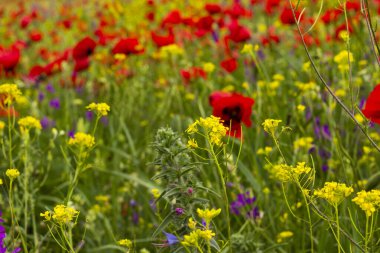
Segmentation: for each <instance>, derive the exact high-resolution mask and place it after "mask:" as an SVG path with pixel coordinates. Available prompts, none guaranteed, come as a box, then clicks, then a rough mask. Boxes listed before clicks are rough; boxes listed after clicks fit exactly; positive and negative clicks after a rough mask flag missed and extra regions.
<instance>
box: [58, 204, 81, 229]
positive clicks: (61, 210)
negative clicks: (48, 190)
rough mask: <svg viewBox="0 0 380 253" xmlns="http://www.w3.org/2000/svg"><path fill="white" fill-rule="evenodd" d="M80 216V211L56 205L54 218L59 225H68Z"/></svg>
mask: <svg viewBox="0 0 380 253" xmlns="http://www.w3.org/2000/svg"><path fill="white" fill-rule="evenodd" d="M78 215H79V211H77V210H75V209H74V208H72V207H68V206H65V205H56V206H55V207H54V210H53V214H52V218H53V220H54V221H55V222H57V223H58V224H60V225H62V224H68V223H69V222H71V221H73V219H76V218H77V217H78Z"/></svg>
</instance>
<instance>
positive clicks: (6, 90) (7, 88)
mask: <svg viewBox="0 0 380 253" xmlns="http://www.w3.org/2000/svg"><path fill="white" fill-rule="evenodd" d="M20 96H21V91H20V90H19V89H18V87H17V85H16V84H9V83H6V84H2V85H0V97H2V99H3V103H2V104H4V105H5V106H10V105H12V103H13V102H14V101H15V100H17V99H18V98H19V97H20ZM0 105H1V103H0Z"/></svg>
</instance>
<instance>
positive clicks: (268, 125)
mask: <svg viewBox="0 0 380 253" xmlns="http://www.w3.org/2000/svg"><path fill="white" fill-rule="evenodd" d="M281 122H282V120H277V119H266V120H265V121H264V122H263V124H262V126H263V127H264V131H265V132H267V133H268V134H270V135H272V136H274V133H275V131H276V129H277V127H278V125H279V124H280V123H281Z"/></svg>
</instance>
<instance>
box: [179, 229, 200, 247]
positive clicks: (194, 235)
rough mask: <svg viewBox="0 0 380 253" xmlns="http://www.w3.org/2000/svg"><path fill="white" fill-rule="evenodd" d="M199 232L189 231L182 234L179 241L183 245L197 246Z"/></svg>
mask: <svg viewBox="0 0 380 253" xmlns="http://www.w3.org/2000/svg"><path fill="white" fill-rule="evenodd" d="M198 239H199V234H198V230H194V231H191V232H190V234H188V235H184V236H183V241H182V242H181V244H182V245H184V246H197V245H198Z"/></svg>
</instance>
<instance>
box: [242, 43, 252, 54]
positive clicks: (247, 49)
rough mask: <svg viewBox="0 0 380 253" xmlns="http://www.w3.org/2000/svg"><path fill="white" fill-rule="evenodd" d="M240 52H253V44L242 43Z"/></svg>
mask: <svg viewBox="0 0 380 253" xmlns="http://www.w3.org/2000/svg"><path fill="white" fill-rule="evenodd" d="M240 52H241V53H242V54H252V53H253V45H252V44H244V46H243V49H242V50H241V51H240Z"/></svg>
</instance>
